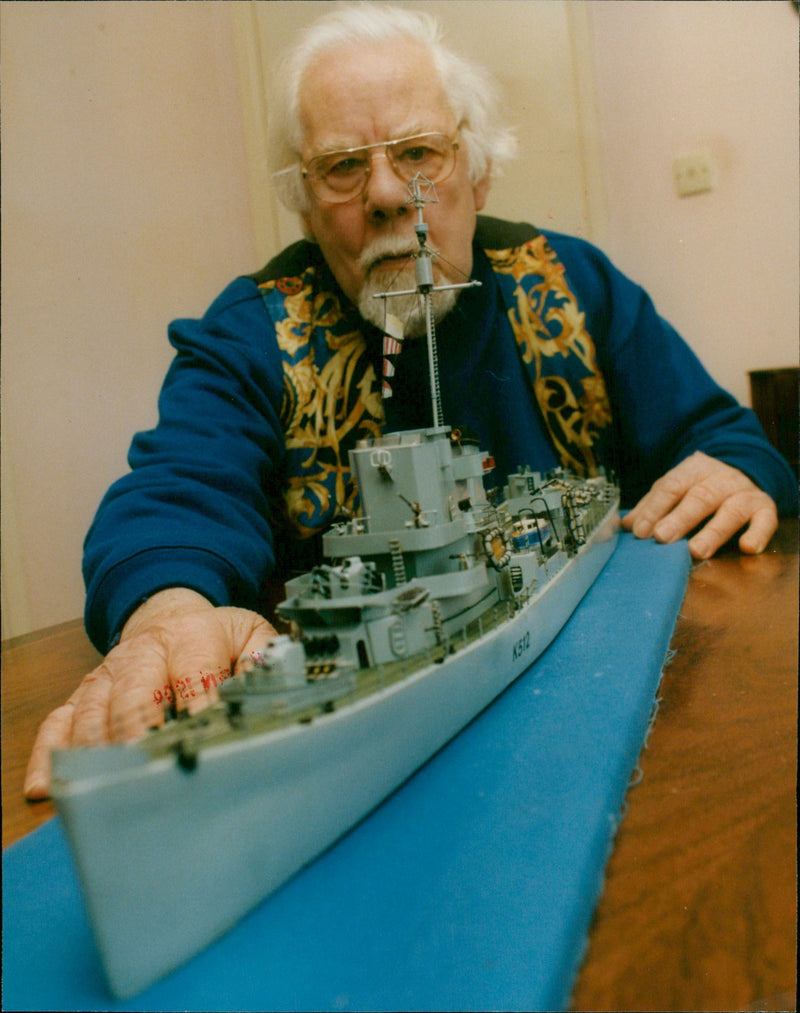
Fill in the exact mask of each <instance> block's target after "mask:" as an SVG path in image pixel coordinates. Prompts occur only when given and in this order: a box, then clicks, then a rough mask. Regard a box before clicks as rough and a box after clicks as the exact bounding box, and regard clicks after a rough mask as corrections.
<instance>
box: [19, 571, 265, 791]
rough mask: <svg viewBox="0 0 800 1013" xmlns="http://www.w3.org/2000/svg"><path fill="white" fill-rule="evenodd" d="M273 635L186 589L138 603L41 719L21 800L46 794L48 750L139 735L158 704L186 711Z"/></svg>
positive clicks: (152, 721) (159, 712) (256, 621)
mask: <svg viewBox="0 0 800 1013" xmlns="http://www.w3.org/2000/svg"><path fill="white" fill-rule="evenodd" d="M273 636H275V630H274V629H273V627H272V626H270V624H269V623H268V622H267V621H266V619H264V618H262V617H261V616H260V615H258V614H257V613H255V612H249V611H248V610H247V609H240V608H228V607H222V608H216V607H215V606H213V605H212V604H211V603H210V602H209V601H207V600H206V599H205V598H203V597H202V595H199V594H197V593H196V592H194V591H190V590H188V589H186V588H168V589H167V590H165V591H159V592H158V593H157V594H155V595H153V597H152V598H149V599H148V600H147V601H146V602H145V603H144V604H143V605H141V606H140V607H139V608H138V609H137V610H136V611H135V612H134V613H133V615H132V616H131V617H130V619H129V620H128V622H127V623H126V624H125V628H124V629H123V631H122V636H121V637H120V642H119V644H118V645H117V646H116V647H114V648H113V649H112V650H111V651H109V653H108V654H107V656H106V657H105V659H104V660H103V662H102V664H101V665H100V666H99V667H98V668H96V669H95V670H94V671H93V672H90V673H89V674H88V675H87V676H85V678H84V679H83V681H82V682H81V684H80V685H79V686H78V688H77V689H76V690H75V692H74V693H73V694H72V696H71V697H70V698H69V700H67V702H66V703H65V704H63V705H62V706H61V707H58V708H56V710H54V711H53V712H52V713H51V714H50V715H49V716H48V717H47V718H45V720H44V721H43V722H42V725H41V727H40V729H39V733H38V735H37V736H36V741H35V743H34V746H33V750H32V752H31V757H30V760H29V761H28V771H27V774H26V777H25V795H26V796H27V797H28V798H29V799H41V798H46V797H47V796H48V795H49V793H50V752H51V750H53V749H67V748H70V747H72V746H99V745H103V744H105V743H109V742H121V741H128V740H131V739H135V738H139V737H141V736H142V735H144V734H145V733H146V732H147V730H148V729H149V728H151V727H153V726H155V725H159V724H161V723H162V722H163V720H164V703H165V702H166V703H168V704H169V703H171V702H173V701H174V704H175V706H176V707H177V708H178V710H184V709H185V710H188V711H189V712H190V713H194V712H196V711H198V710H201V709H202V708H203V707H205V706H206V705H207V704H209V703H211V702H212V701H213V700H216V699H217V698H218V695H217V691H216V686H217V685H218V684H219V682H221V681H222V680H223V679H225V678H226V677H228V676H229V675H230V674H231V673H232V672H235V671H238V670H239V668H240V666H241V664H242V662H243V661H244V660H246V659H247V658H248V657H250V656H251V655H252V654H254V653H257V652H260V651H261V650H262V649H263V647H264V645H265V644H266V643H267V641H268V640H270V639H271V638H272V637H273Z"/></svg>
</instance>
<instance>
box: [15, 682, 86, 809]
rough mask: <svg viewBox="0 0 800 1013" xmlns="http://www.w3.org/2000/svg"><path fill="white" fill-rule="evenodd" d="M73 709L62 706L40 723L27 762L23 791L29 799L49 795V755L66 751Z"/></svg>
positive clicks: (70, 735) (70, 738)
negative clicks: (60, 750)
mask: <svg viewBox="0 0 800 1013" xmlns="http://www.w3.org/2000/svg"><path fill="white" fill-rule="evenodd" d="M74 710H75V707H74V705H73V704H72V703H71V702H67V703H65V704H63V705H62V706H61V707H58V708H57V709H56V710H54V711H53V712H52V714H50V715H49V716H48V717H47V718H45V720H44V721H43V722H42V725H41V727H40V728H39V732H38V734H37V736H36V741H35V742H34V744H33V749H32V750H31V756H30V759H29V760H28V769H27V771H26V773H25V786H24V788H23V791H24V793H25V797H26V798H29V799H34V800H35V799H42V798H47V796H48V795H49V793H50V753H51V751H52V750H54V749H66V748H67V746H68V745H69V744H70V742H71V740H72V716H73V713H74Z"/></svg>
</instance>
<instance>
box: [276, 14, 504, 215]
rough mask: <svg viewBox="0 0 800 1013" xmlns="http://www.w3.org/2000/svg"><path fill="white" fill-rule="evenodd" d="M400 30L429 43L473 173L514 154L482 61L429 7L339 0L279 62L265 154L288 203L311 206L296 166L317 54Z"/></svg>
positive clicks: (477, 176)
mask: <svg viewBox="0 0 800 1013" xmlns="http://www.w3.org/2000/svg"><path fill="white" fill-rule="evenodd" d="M398 37H399V38H404V39H412V40H413V41H414V42H418V43H420V44H421V45H423V46H426V47H427V48H428V50H429V51H430V54H431V56H432V58H433V63H434V66H435V67H436V70H437V72H438V74H439V77H440V80H441V84H442V87H443V89H444V94H445V97H446V99H447V103H448V105H449V107H450V109H451V111H452V112H453V114H454V116H455V118H456V121H457V122H458V123H459V125H460V133H461V139H462V142H463V146H464V149H465V151H466V155H467V167H468V172H469V178H470V181H471V182H472V183H473V184H475V183H478V182H479V181H480V180H482V179H483V178H484V177H485V176H486V173H487V172H488V171H490V170H491V171H492V172H495V173H496V172H498V171H499V169H500V166H501V165H502V163H503V162H505V161H507V160H508V159H509V158H511V157H513V155H514V153H515V151H516V139H515V138H514V136H513V134H512V132H511V130H510V128H509V127H508V126H507V125H506V124H505V122H504V120H503V117H502V115H501V112H500V107H501V102H500V94H499V90H498V87H497V85H496V84H495V82H494V80H493V79H492V77H491V76H490V75H489V73H488V72H487V71H486V70H484V68H483V67H480V66H478V65H477V64H474V63H471V62H470V61H468V60H466V59H464V58H463V57H461V56H459V55H458V54H456V53H454V52H453V51H452V50H451V49H448V48H447V47H446V46H445V45H443V43H442V41H441V39H442V28H441V25H440V24H439V22H438V21H437V20H436V18H434V17H433V16H432V15H430V14H428V13H427V12H422V11H411V10H407V9H404V8H400V7H391V6H384V5H382V4H375V3H372V2H362V3H359V4H354V5H347V6H342V7H339V8H337V9H335V10H333V11H331V12H330V13H329V14H325V15H323V16H322V17H321V18H319V19H318V20H317V21H315V22H314V23H313V24H312V25H310V26H309V27H308V28H307V29H305V31H304V32H302V34H301V35H300V38H299V39H298V41H297V43H296V44H295V46H294V48H293V49H292V50H291V51H290V52H289V53H288V54H287V56H286V58H285V59H284V61H283V63H282V66H281V67H280V68H279V71H278V74H277V81H276V86H275V89H274V91H273V92H272V93H271V95H272V108H271V113H270V125H269V144H270V150H269V161H270V166H271V168H272V171H273V179H274V180H275V182H276V185H277V186H278V192H279V195H280V198H281V200H282V201H283V202H284V204H286V206H287V207H289V208H291V209H292V210H294V211H306V210H307V209H308V198H307V195H306V192H305V188H304V187H303V182H302V176H301V174H300V152H301V148H302V142H303V137H302V127H301V124H300V87H301V84H302V80H303V76H304V75H305V73H306V71H307V70H308V69H309V67H310V66H311V64H312V63H313V61H314V58H315V57H316V56H317V55H318V54H319V53H321V52H322V51H323V50H326V49H335V48H337V47H340V46H352V45H353V44H358V43H364V42H386V41H388V40H390V39H394V38H398Z"/></svg>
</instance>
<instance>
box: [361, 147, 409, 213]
mask: <svg viewBox="0 0 800 1013" xmlns="http://www.w3.org/2000/svg"><path fill="white" fill-rule="evenodd" d="M407 202H408V187H407V184H406V183H405V182H404V181H403V180H402V179H401V178H400V177H399V176H398V175H397V173H396V172H395V171H394V169H393V168H392V164H391V162H390V161H389V159H388V158H387V156H386V153H385V152H383V151H380V152H377V151H376V152H374V153H373V155H372V161H371V171H370V175H369V179H368V180H367V185H366V188H365V190H364V210H365V213H366V214H367V217H368V218H370V220H371V221H372V222H374V223H375V224H378V223H380V222H383V221H386V220H387V219H390V218H395V217H400V216H402V215H405V214H407V213H408V203H407Z"/></svg>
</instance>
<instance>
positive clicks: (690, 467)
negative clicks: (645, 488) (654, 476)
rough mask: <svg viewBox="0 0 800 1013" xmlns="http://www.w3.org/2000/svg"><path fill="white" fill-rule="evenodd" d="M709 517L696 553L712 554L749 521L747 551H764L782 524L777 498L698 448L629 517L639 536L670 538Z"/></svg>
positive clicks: (693, 546)
mask: <svg viewBox="0 0 800 1013" xmlns="http://www.w3.org/2000/svg"><path fill="white" fill-rule="evenodd" d="M707 518H710V520H708V523H707V524H706V525H705V526H704V527H703V528H702V529H701V530H700V531H698V532H697V534H695V535H694V537H692V538H691V540H690V541H689V551H690V552H691V554H692V556H693V557H694V558H695V559H708V558H709V557H710V556H712V555H713V554H714V553H715V552H716V551H717V549H719V548H720V547H721V546H722V545H724V544H725V542H727V541H728V540H729V539H730V538H732V537H733V536H734V535H735V534H736V533H737V531H740V530H741V529H742V528H744V527H745V526H747V530H746V531H745V532H744V534H743V535H742V537H741V538H740V540H739V547H740V549H741V551H742V552H747V553H758V552H763V551H764V549H765V548H766V547H767V544H768V543H769V540H770V538H771V537H772V535H773V534H774V533H775V530H776V528H777V526H778V514H777V509H776V507H775V504H774V502H773V501H772V499H771V498H770V497H769V496H768V495H767V494H766V493H765V492H763V491H762V490H761V489H759V488H758V486H756V485H755V484H754V483H753V482H752V481H751V480H750V479H749V478H748V477H747V476H746V475H745V474H744V473H743V472H741V471H739V470H738V469H736V468H732V467H731V466H730V465H727V464H725V463H724V462H722V461H718V460H716V459H714V458H711V457H708V456H707V455H706V454H702V453H696V454H693V455H692V456H691V457H689V458H687V459H686V460H685V461H682V462H681V463H680V464H679V465H677V466H676V467H675V468H673V469H672V470H671V471H669V472H667V474H666V475H664V476H663V477H662V478H660V479H659V480H658V481H656V482H654V483H653V486H652V488H651V489H650V491H649V492H648V493H647V494H646V495H645V496H643V497H642V499H641V500H640V501H639V502H638V503H637V504H636V506H635V507H634V508H633V509H632V510H631V511H630V513H629V514H627V515H626V517H625V518H624V519H623V522H622V523H623V527H624V528H626V529H627V530H629V531H633V533H634V535H636V537H637V538H651V537H652V538H655V539H656V541H659V542H663V543H668V542H675V541H677V540H678V539H680V538H683V537H684V536H686V535H687V534H689V532H691V531H694V530H695V529H696V528H697V527H698V526H699V525H700V524H702V522H703V521H704V520H706V519H707Z"/></svg>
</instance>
